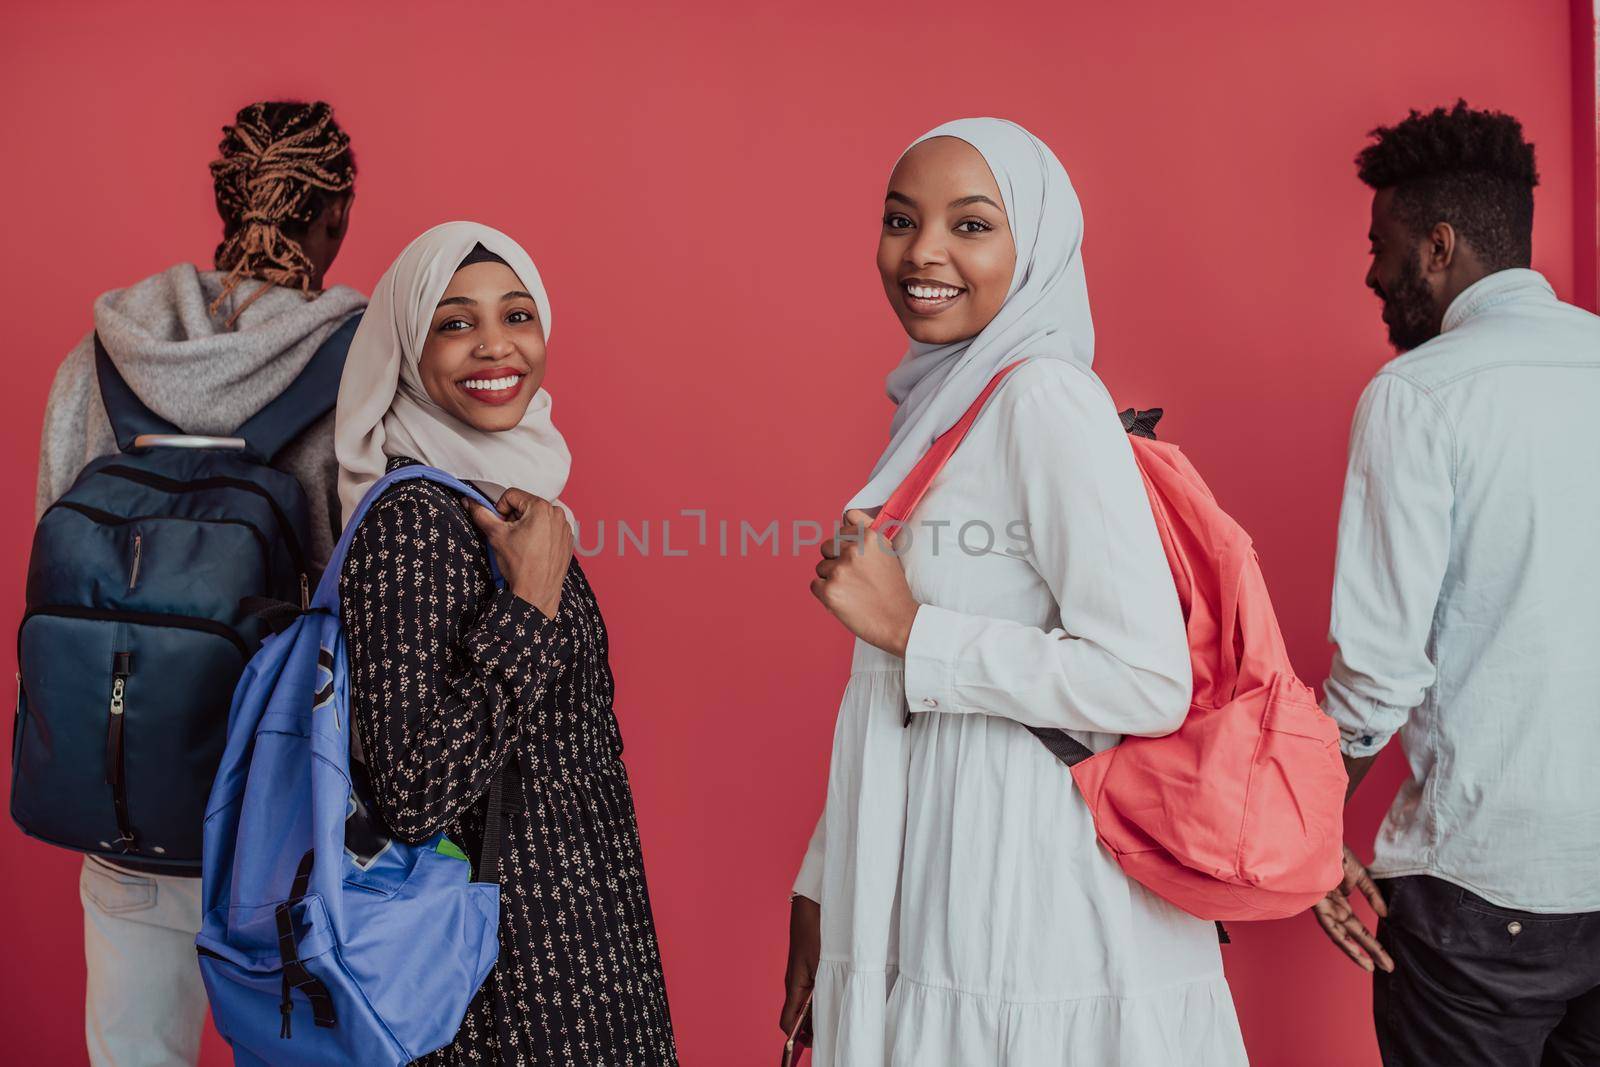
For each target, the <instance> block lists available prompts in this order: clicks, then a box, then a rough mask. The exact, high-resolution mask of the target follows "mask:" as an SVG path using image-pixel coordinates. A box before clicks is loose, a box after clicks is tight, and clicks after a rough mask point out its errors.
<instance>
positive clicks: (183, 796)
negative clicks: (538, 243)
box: [11, 316, 360, 873]
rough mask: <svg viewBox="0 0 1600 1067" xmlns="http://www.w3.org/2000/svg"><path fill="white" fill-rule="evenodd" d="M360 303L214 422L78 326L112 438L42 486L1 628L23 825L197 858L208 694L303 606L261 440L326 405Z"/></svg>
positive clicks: (209, 740) (231, 682) (84, 848)
mask: <svg viewBox="0 0 1600 1067" xmlns="http://www.w3.org/2000/svg"><path fill="white" fill-rule="evenodd" d="M359 318H360V316H356V317H354V318H351V319H350V320H348V321H347V322H345V323H343V324H342V325H341V326H340V327H339V328H338V329H337V330H335V331H334V333H333V334H332V335H331V336H330V337H329V338H328V340H326V341H325V342H323V344H322V345H321V346H320V347H319V348H318V350H317V352H316V354H315V355H314V356H313V357H312V358H311V361H310V362H309V363H308V364H307V365H306V367H305V369H304V370H303V371H302V372H301V373H300V375H299V376H298V377H297V378H296V379H295V380H294V382H293V383H291V384H290V386H289V387H288V388H287V389H286V390H285V391H284V392H283V393H282V394H281V395H280V396H278V397H277V398H276V399H275V400H273V401H272V402H271V403H269V404H268V405H267V406H266V407H264V408H262V409H261V410H260V411H259V412H258V413H257V414H255V415H254V416H252V417H251V418H250V419H249V420H248V421H246V422H245V424H244V425H243V426H240V427H239V428H238V429H237V430H236V431H235V433H234V435H233V436H232V437H197V436H191V435H186V434H184V433H183V432H182V431H181V430H179V429H178V428H177V427H175V426H173V425H172V424H171V423H168V422H166V421H165V420H164V419H162V418H160V417H159V416H157V415H155V414H154V413H153V412H151V411H150V410H149V409H148V408H146V407H145V406H144V405H143V404H142V403H140V401H139V399H138V397H136V396H135V395H134V393H133V390H132V389H130V388H129V387H128V385H127V383H126V382H124V381H123V380H122V377H121V376H120V375H119V374H118V373H117V370H116V367H115V366H114V365H113V364H112V362H111V358H110V356H109V355H108V354H107V353H106V350H105V347H104V346H103V345H102V344H101V343H100V339H99V338H98V337H96V338H95V371H96V375H97V377H98V380H99V385H100V396H101V399H102V400H103V401H104V403H105V408H106V414H107V416H108V417H109V418H110V421H111V427H112V430H113V432H114V433H115V435H116V440H117V447H118V449H119V450H120V451H119V452H117V453H114V454H112V455H109V456H102V457H101V458H99V459H96V460H94V461H93V462H92V463H90V464H89V465H88V466H87V467H85V468H84V469H83V471H82V473H81V474H79V476H78V479H77V481H75V482H74V483H73V485H72V488H71V489H69V490H68V491H67V493H66V495H65V496H63V497H62V498H61V499H60V500H58V501H56V503H54V504H53V505H51V507H50V509H49V510H48V511H46V512H45V514H44V516H43V517H42V518H41V519H40V520H39V526H38V529H37V530H36V531H35V533H34V539H33V552H32V555H31V556H30V557H29V560H28V587H27V613H26V614H25V615H24V616H23V620H22V627H21V629H20V631H19V632H18V635H17V645H18V650H17V662H18V667H19V673H20V686H19V690H18V694H17V713H16V722H15V727H14V733H13V736H12V778H11V817H12V818H13V819H14V820H15V821H16V823H17V825H18V826H20V827H21V828H22V829H23V831H24V832H26V833H28V834H30V835H31V836H33V837H36V838H39V839H40V840H42V841H47V842H49V843H51V844H54V845H60V846H62V847H65V848H71V849H76V850H78V851H80V852H89V853H93V854H95V855H99V856H104V857H107V858H110V859H118V860H123V861H127V862H132V863H134V864H136V865H137V866H139V867H141V868H147V869H156V870H162V869H171V871H172V873H198V872H199V865H200V855H201V849H200V845H201V826H202V822H203V820H204V815H205V805H206V797H207V795H208V793H209V791H210V789H211V780H212V778H213V777H214V776H215V774H216V770H217V763H218V761H219V760H220V759H221V757H222V747H223V740H224V737H225V735H226V730H227V721H228V707H229V701H230V698H231V697H232V695H233V690H234V686H235V685H236V684H237V682H238V680H239V676H240V674H241V673H242V672H243V671H244V666H245V663H246V662H248V661H249V659H250V657H251V656H252V655H253V654H254V653H255V651H256V649H257V648H258V647H260V644H261V640H262V638H263V637H265V636H266V634H267V632H268V630H267V624H266V621H265V620H264V618H263V617H262V616H261V615H259V614H258V613H257V612H258V610H259V609H260V607H261V604H260V603H252V601H253V600H260V601H286V602H288V603H290V604H293V605H300V606H304V605H305V604H306V603H307V602H308V601H309V590H310V583H311V582H312V581H313V580H314V579H315V577H316V575H314V574H313V573H312V571H313V566H312V564H311V562H310V561H309V560H308V559H307V558H306V544H307V539H308V532H309V522H308V518H307V516H308V511H309V509H308V507H307V504H306V498H305V493H304V491H303V490H302V489H301V487H300V483H299V482H298V481H296V480H295V479H294V478H293V477H292V476H291V475H288V474H285V473H284V472H282V471H279V470H276V469H274V468H273V467H272V466H270V465H269V464H270V463H271V461H272V458H273V457H274V456H275V455H276V454H277V453H278V452H279V451H280V450H281V449H282V448H283V447H284V446H286V445H287V444H289V443H290V442H291V441H293V440H294V439H295V438H296V437H298V436H299V435H300V434H301V433H302V432H304V431H305V430H306V429H307V428H308V427H309V426H310V425H311V424H312V423H313V422H315V421H316V420H317V419H319V418H321V417H322V416H324V415H325V414H327V412H328V411H329V410H331V409H332V407H333V405H334V401H335V399H336V398H337V396H338V391H339V377H340V374H341V372H342V371H343V369H344V358H345V354H346V352H347V351H348V350H349V347H350V339H351V337H352V336H353V335H354V333H355V329H356V324H357V322H358V321H359Z"/></svg>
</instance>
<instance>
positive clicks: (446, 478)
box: [311, 463, 505, 615]
mask: <svg viewBox="0 0 1600 1067" xmlns="http://www.w3.org/2000/svg"><path fill="white" fill-rule="evenodd" d="M418 479H421V480H422V481H428V482H433V483H434V484H435V485H442V486H444V487H445V488H446V489H453V490H455V491H456V492H458V493H460V494H461V495H462V496H465V497H468V498H469V499H471V500H473V501H475V502H476V503H479V504H482V505H483V506H484V507H486V508H490V509H492V508H493V507H494V502H493V501H491V500H490V499H489V498H488V497H486V496H484V495H483V494H482V493H480V492H478V490H476V489H474V488H473V487H472V486H470V485H468V484H467V483H466V482H464V481H462V480H461V479H460V478H457V477H456V476H455V475H453V474H446V473H445V472H444V471H442V470H440V469H439V468H437V467H429V466H427V465H425V464H422V463H414V464H412V465H411V466H409V467H400V468H397V469H396V470H392V471H390V472H389V473H387V474H385V475H384V476H383V477H382V478H379V479H378V480H377V481H375V482H373V483H372V488H370V489H368V490H367V493H366V495H365V496H363V497H362V498H361V503H359V504H357V505H356V510H355V512H354V513H353V514H352V515H351V516H350V521H349V522H347V523H345V525H344V532H343V533H342V534H340V535H339V543H338V544H337V545H335V546H334V548H333V556H332V557H331V558H330V559H329V560H328V567H327V569H326V570H324V571H323V572H322V580H321V581H320V582H318V583H317V593H316V596H314V597H312V599H311V609H312V610H313V611H326V612H329V613H330V614H333V615H337V614H339V572H340V571H341V570H343V569H344V557H345V555H346V553H348V552H349V551H350V542H351V541H353V540H355V535H356V530H358V529H359V528H360V527H361V520H362V519H364V518H366V516H367V509H369V508H370V507H372V505H373V504H375V503H376V502H377V500H378V498H379V497H380V496H382V495H383V491H384V490H385V489H387V488H389V487H390V486H391V485H393V484H395V483H396V482H409V481H415V480H418ZM489 573H490V574H491V575H492V576H493V577H494V584H495V585H496V586H499V585H503V584H505V580H504V579H503V578H502V577H501V576H500V567H499V565H498V564H496V563H495V560H494V553H493V552H490V553H489Z"/></svg>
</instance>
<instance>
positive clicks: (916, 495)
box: [872, 359, 1025, 540]
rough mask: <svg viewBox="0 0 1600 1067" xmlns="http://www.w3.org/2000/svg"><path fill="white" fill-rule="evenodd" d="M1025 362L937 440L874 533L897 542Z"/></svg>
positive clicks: (893, 496)
mask: <svg viewBox="0 0 1600 1067" xmlns="http://www.w3.org/2000/svg"><path fill="white" fill-rule="evenodd" d="M1024 362H1025V361H1024V360H1020V359H1019V360H1017V361H1016V362H1015V363H1010V364H1007V365H1006V366H1004V367H1001V368H1000V370H999V371H998V372H996V374H995V376H994V377H993V378H990V379H989V384H988V385H986V386H984V387H983V391H982V392H981V393H979V394H978V398H977V399H976V400H974V401H973V402H972V404H971V405H970V406H969V407H968V408H967V410H966V413H965V414H963V415H962V416H961V418H960V419H959V420H958V421H957V422H956V424H955V425H954V426H952V427H950V428H949V429H948V430H946V431H945V432H944V433H942V434H940V435H939V436H938V438H937V439H935V441H934V442H933V444H932V445H931V446H929V448H928V450H927V451H926V452H924V453H923V454H922V458H921V459H919V460H918V461H917V465H916V466H915V467H912V468H911V473H910V474H908V475H906V476H905V478H904V480H902V481H901V482H900V484H899V485H897V486H895V490H894V492H892V493H890V494H889V499H888V500H885V501H884V502H883V507H882V508H881V509H879V511H878V517H877V518H875V519H873V520H872V529H874V530H877V531H878V532H880V533H882V534H883V536H884V537H887V538H889V539H890V540H893V539H894V535H895V534H897V533H899V532H900V528H901V527H903V526H904V525H905V524H906V520H907V519H908V518H910V517H911V513H912V512H913V511H915V510H916V509H917V505H918V504H920V503H922V498H923V497H924V496H925V495H927V492H928V486H930V485H932V484H933V479H934V478H935V477H937V476H938V474H939V472H940V471H941V470H943V469H944V465H945V463H947V462H948V461H949V459H950V457H951V456H953V455H955V451H956V448H957V446H959V445H960V444H961V441H962V439H963V438H964V437H966V436H967V431H968V430H970V429H972V424H973V423H975V422H977V421H978V414H979V413H980V412H982V411H983V405H984V404H986V403H988V400H989V396H990V394H992V393H993V392H994V391H995V390H996V389H997V388H999V386H1000V383H1001V382H1002V381H1004V380H1005V377H1006V375H1008V374H1010V373H1011V372H1012V371H1014V370H1016V369H1017V368H1018V367H1020V366H1022V364H1023V363H1024Z"/></svg>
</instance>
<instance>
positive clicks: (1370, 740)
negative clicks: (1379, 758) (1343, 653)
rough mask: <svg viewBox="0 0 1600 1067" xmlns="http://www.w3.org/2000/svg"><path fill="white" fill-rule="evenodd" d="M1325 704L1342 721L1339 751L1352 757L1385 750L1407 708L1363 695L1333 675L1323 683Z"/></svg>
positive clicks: (1333, 716) (1402, 721) (1337, 719)
mask: <svg viewBox="0 0 1600 1067" xmlns="http://www.w3.org/2000/svg"><path fill="white" fill-rule="evenodd" d="M1322 708H1323V710H1324V711H1326V712H1327V713H1328V714H1329V715H1330V716H1332V718H1333V721H1334V722H1336V723H1338V724H1339V751H1341V752H1343V753H1344V754H1345V755H1347V756H1349V757H1350V758H1352V759H1364V758H1366V757H1368V756H1376V755H1377V754H1378V753H1379V752H1381V751H1383V746H1385V745H1387V744H1388V743H1389V739H1390V738H1391V737H1393V736H1394V735H1395V731H1397V730H1398V729H1399V728H1400V726H1401V724H1403V723H1404V722H1405V720H1406V712H1407V710H1408V709H1402V708H1395V707H1392V706H1390V705H1388V704H1384V703H1382V702H1381V701H1377V700H1371V699H1369V698H1367V697H1363V696H1361V695H1360V694H1358V693H1354V692H1352V691H1351V690H1350V689H1349V688H1347V687H1346V686H1344V685H1342V684H1341V683H1339V682H1338V681H1336V680H1334V679H1333V678H1329V679H1328V680H1327V681H1326V682H1324V683H1323V684H1322ZM1391 723H1392V724H1393V725H1390V724H1391Z"/></svg>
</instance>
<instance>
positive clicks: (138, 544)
mask: <svg viewBox="0 0 1600 1067" xmlns="http://www.w3.org/2000/svg"><path fill="white" fill-rule="evenodd" d="M143 556H144V534H142V533H136V534H134V535H133V567H132V569H131V570H130V571H129V572H128V592H130V593H131V592H133V587H134V586H136V585H138V584H139V560H140V559H141V558H142V557H143Z"/></svg>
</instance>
